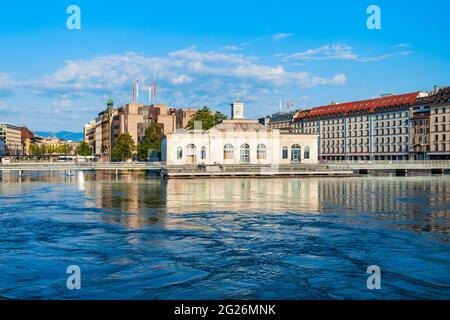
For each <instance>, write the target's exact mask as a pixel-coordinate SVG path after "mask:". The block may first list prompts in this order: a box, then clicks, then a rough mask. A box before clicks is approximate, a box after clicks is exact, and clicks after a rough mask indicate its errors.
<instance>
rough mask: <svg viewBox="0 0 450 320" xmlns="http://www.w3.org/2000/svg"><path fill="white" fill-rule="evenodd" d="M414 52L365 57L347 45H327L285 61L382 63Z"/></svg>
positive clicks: (296, 54)
mask: <svg viewBox="0 0 450 320" xmlns="http://www.w3.org/2000/svg"><path fill="white" fill-rule="evenodd" d="M412 53H413V52H412V51H402V52H395V53H389V54H383V55H378V56H367V57H363V56H360V55H358V54H356V53H354V52H353V48H352V47H351V46H349V45H347V44H343V43H336V44H327V45H324V46H322V47H319V48H314V49H308V50H306V51H303V52H298V53H294V54H290V55H285V56H284V59H285V60H303V61H323V60H352V61H358V62H371V61H381V60H386V59H389V58H394V57H398V56H408V55H411V54H412Z"/></svg>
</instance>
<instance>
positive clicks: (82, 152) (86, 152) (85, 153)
mask: <svg viewBox="0 0 450 320" xmlns="http://www.w3.org/2000/svg"><path fill="white" fill-rule="evenodd" d="M77 154H78V155H79V156H82V157H89V156H90V155H91V154H92V152H91V147H89V144H88V143H87V142H86V141H83V142H82V143H81V144H80V146H79V147H78V149H77Z"/></svg>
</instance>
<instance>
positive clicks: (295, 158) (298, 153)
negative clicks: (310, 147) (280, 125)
mask: <svg viewBox="0 0 450 320" xmlns="http://www.w3.org/2000/svg"><path fill="white" fill-rule="evenodd" d="M301 161H302V148H301V147H300V146H299V145H298V144H294V145H293V146H292V148H291V162H292V163H300V162H301Z"/></svg>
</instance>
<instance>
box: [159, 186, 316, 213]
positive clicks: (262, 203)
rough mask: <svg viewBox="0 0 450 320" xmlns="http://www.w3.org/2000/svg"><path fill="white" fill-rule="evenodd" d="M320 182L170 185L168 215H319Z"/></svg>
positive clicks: (168, 189) (168, 187) (168, 188)
mask: <svg viewBox="0 0 450 320" xmlns="http://www.w3.org/2000/svg"><path fill="white" fill-rule="evenodd" d="M317 191H318V180H306V179H303V180H302V179H196V180H176V179H170V180H168V181H167V211H168V212H199V211H205V212H208V211H240V212H274V213H281V212H287V211H294V212H314V213H316V212H318V211H319V200H318V193H317Z"/></svg>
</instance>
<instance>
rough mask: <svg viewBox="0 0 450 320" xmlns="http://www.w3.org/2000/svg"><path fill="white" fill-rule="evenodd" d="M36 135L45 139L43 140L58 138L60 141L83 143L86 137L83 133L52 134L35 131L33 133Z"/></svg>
mask: <svg viewBox="0 0 450 320" xmlns="http://www.w3.org/2000/svg"><path fill="white" fill-rule="evenodd" d="M33 133H34V134H35V135H37V136H40V137H43V138H52V137H54V136H56V137H57V138H59V139H63V140H70V141H83V138H84V135H83V132H70V131H59V132H50V131H35V132H33Z"/></svg>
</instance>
